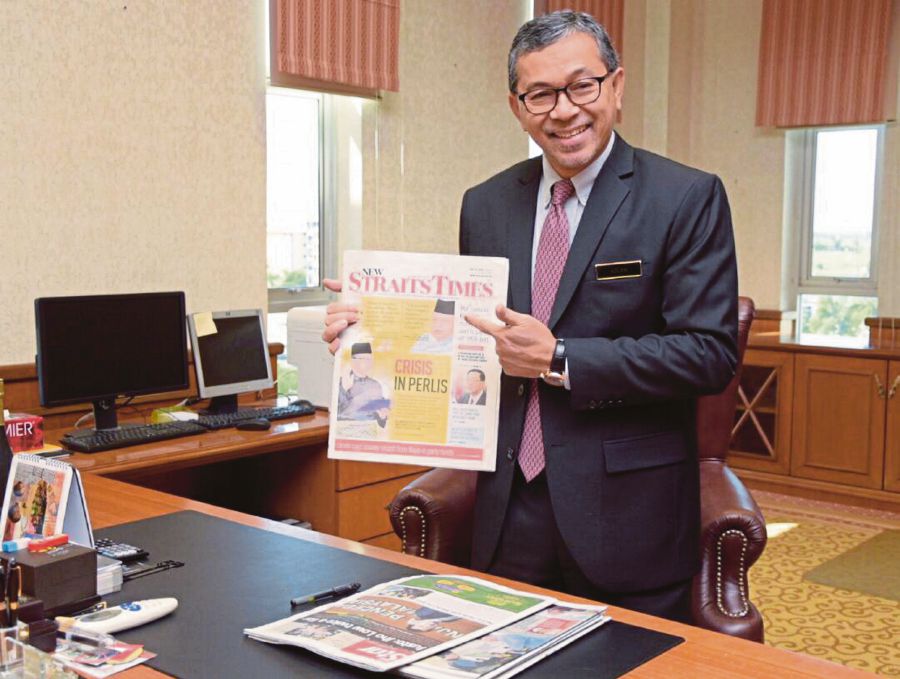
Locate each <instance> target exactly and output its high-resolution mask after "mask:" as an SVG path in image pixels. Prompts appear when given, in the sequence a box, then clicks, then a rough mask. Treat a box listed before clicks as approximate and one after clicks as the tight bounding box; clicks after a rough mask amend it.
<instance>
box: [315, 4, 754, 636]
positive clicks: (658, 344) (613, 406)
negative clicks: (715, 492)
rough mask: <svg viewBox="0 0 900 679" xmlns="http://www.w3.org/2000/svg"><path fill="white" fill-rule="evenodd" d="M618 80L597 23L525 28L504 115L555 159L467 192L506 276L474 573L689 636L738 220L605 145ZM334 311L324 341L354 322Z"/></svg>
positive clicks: (673, 176)
mask: <svg viewBox="0 0 900 679" xmlns="http://www.w3.org/2000/svg"><path fill="white" fill-rule="evenodd" d="M624 86H625V73H624V70H623V69H622V67H621V66H620V65H619V60H618V55H617V54H616V52H615V50H614V49H613V47H612V45H611V43H610V41H609V38H608V36H607V34H606V31H605V30H604V29H603V27H602V26H600V25H599V24H597V23H596V22H595V21H594V20H593V18H592V17H590V16H588V15H586V14H580V13H573V12H569V11H564V12H555V13H553V14H549V15H545V16H542V17H539V18H537V19H534V20H533V21H530V22H528V23H526V24H525V25H524V26H523V27H522V28H521V29H520V30H519V32H518V34H517V35H516V37H515V39H514V41H513V45H512V48H511V50H510V55H509V96H508V100H509V105H510V108H511V109H512V112H513V114H514V115H515V116H516V118H517V119H518V121H519V123H520V125H521V126H522V128H523V129H524V130H525V131H526V132H528V134H530V135H531V137H532V138H533V139H534V140H535V141H536V142H537V143H538V144H539V145H540V146H541V148H542V149H543V151H544V154H543V158H535V159H531V160H528V161H525V162H523V163H519V164H518V165H515V166H513V167H511V168H509V169H508V170H506V171H504V172H501V173H500V174H498V175H496V176H495V177H493V178H491V179H489V180H487V181H486V182H484V183H483V184H481V185H479V186H476V187H474V188H472V189H470V190H469V191H467V192H466V194H465V196H464V198H463V205H462V211H461V216H460V252H461V254H465V255H486V256H495V257H508V258H509V260H510V294H509V304H508V306H501V307H499V308H498V309H497V317H498V318H499V320H500V321H501V323H502V324H503V325H499V326H498V325H497V324H496V323H494V322H492V321H489V320H486V319H478V318H473V317H467V318H466V320H468V321H469V322H470V323H472V324H473V325H474V326H476V327H477V328H479V329H480V330H482V331H484V332H486V333H488V334H490V335H492V336H493V337H494V338H495V340H496V347H497V353H498V356H499V358H500V363H501V365H502V367H503V371H504V376H503V379H502V382H501V394H500V423H499V433H498V458H497V470H496V471H495V472H494V473H482V474H480V475H479V479H478V490H477V499H476V506H475V512H474V515H475V516H476V517H477V519H476V521H475V525H474V527H473V528H474V534H473V547H472V566H473V567H474V568H476V569H478V570H485V571H489V572H491V573H496V574H499V575H503V576H507V577H510V578H514V579H517V580H524V581H527V582H532V583H535V584H540V585H543V586H546V587H550V588H553V589H560V590H564V591H567V592H571V593H574V594H578V595H582V596H586V597H589V598H593V599H597V600H600V601H604V602H606V603H610V604H613V605H619V606H623V607H626V608H631V609H635V610H640V611H644V612H648V613H651V614H655V615H661V616H664V617H668V618H671V619H676V620H682V621H690V588H691V578H692V576H693V575H694V574H695V573H696V571H697V569H698V566H699V544H698V539H699V471H698V463H697V458H696V441H695V429H694V410H695V400H696V397H697V396H698V395H700V394H703V393H715V392H717V391H720V390H721V389H722V388H724V387H725V385H726V384H727V383H728V381H729V380H730V379H731V377H732V375H733V371H734V366H735V362H736V336H737V273H736V264H735V257H734V242H733V236H732V227H731V216H730V212H729V208H728V201H727V198H726V196H725V191H724V188H723V186H722V183H721V182H720V181H719V179H718V178H716V177H715V176H713V175H709V174H706V173H703V172H700V171H698V170H694V169H691V168H688V167H685V166H682V165H678V164H677V163H674V162H672V161H669V160H667V159H665V158H661V157H659V156H656V155H654V154H651V153H648V152H646V151H641V150H638V149H634V148H632V147H631V146H629V145H628V144H627V143H626V142H625V140H624V139H622V138H621V137H618V136H617V135H615V133H614V132H613V124H614V122H615V119H616V116H617V114H618V112H619V110H620V108H621V104H622V97H623V92H624ZM354 318H355V311H354V310H350V309H347V308H346V307H342V306H341V305H335V306H334V307H333V308H332V309H331V313H330V314H329V315H328V318H326V325H327V326H328V327H327V328H326V331H325V333H324V335H323V337H324V339H326V340H327V341H333V340H334V339H335V338H336V336H337V333H338V332H340V330H342V329H343V327H346V324H347V323H349V322H351V321H353V320H354Z"/></svg>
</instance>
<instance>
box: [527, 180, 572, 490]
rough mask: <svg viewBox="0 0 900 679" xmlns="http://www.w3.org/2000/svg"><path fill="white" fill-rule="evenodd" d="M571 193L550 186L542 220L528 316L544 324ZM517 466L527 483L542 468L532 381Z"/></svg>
mask: <svg viewBox="0 0 900 679" xmlns="http://www.w3.org/2000/svg"><path fill="white" fill-rule="evenodd" d="M574 193H575V186H574V185H573V184H572V182H571V181H569V180H568V179H563V180H561V181H558V182H556V183H555V184H554V185H553V187H552V189H551V194H552V197H551V199H550V211H549V212H548V213H547V218H546V219H545V220H544V227H543V228H542V229H541V240H540V241H539V242H538V251H537V258H536V261H535V263H534V278H533V280H532V284H531V315H532V316H534V317H535V318H536V319H537V320H539V321H540V322H541V323H544V324H546V323H547V321H549V320H550V310H551V309H552V308H553V302H554V300H556V291H557V289H558V288H559V279H560V278H562V272H563V267H564V266H565V264H566V257H567V256H568V254H569V220H568V219H567V218H566V210H565V204H566V201H567V200H568V199H569V198H570V197H571V196H572V194H574ZM519 466H520V467H522V473H523V474H524V475H525V480H526V481H531V480H532V479H533V478H534V477H535V476H537V475H538V474H540V473H541V470H542V469H543V468H544V432H543V429H542V427H541V403H540V400H539V399H538V385H537V380H531V390H530V391H529V393H528V406H527V408H526V410H525V427H524V429H523V430H522V443H521V446H520V450H519Z"/></svg>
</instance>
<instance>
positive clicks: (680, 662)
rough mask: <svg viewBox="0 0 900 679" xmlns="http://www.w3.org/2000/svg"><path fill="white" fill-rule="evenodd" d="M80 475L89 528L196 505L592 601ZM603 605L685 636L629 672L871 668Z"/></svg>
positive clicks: (786, 672) (259, 524) (395, 557)
mask: <svg viewBox="0 0 900 679" xmlns="http://www.w3.org/2000/svg"><path fill="white" fill-rule="evenodd" d="M83 479H84V485H85V492H86V493H87V497H88V506H89V511H90V513H91V517H92V519H93V523H94V527H95V528H103V527H106V526H111V525H116V524H120V523H127V522H131V521H137V520H140V519H147V518H152V517H154V516H162V515H164V514H170V513H173V512H178V511H182V510H194V511H198V512H203V513H205V514H209V515H212V516H217V517H220V518H223V519H227V520H229V521H234V522H236V523H240V524H243V525H246V526H253V527H255V528H261V529H263V530H269V531H272V532H275V533H280V534H282V535H289V536H291V537H294V538H299V539H301V540H308V541H310V542H317V543H319V544H323V545H328V546H330V547H336V548H338V549H345V550H347V551H350V552H354V553H356V554H361V555H364V556H370V557H373V558H376V559H382V560H384V561H389V562H392V563H396V564H400V565H404V566H410V567H413V568H419V569H421V570H423V571H429V572H437V573H456V574H463V575H476V576H478V577H483V578H487V579H490V580H493V581H496V582H499V583H501V584H504V585H507V586H510V587H514V588H517V589H524V590H528V591H534V592H539V593H542V594H549V595H551V596H555V597H557V598H559V599H564V600H567V601H576V602H581V603H596V602H592V601H590V600H588V599H579V598H577V597H572V596H568V595H563V594H559V593H557V592H552V591H549V590H543V589H540V588H538V587H533V586H531V585H524V584H522V583H518V582H514V581H511V580H505V579H503V578H497V577H494V576H489V575H485V574H483V573H476V572H474V571H470V570H467V569H464V568H459V567H456V566H450V565H445V564H440V563H438V562H435V561H430V560H428V559H421V558H418V557H414V556H409V555H406V554H401V553H399V552H392V551H389V550H386V549H381V548H379V547H372V546H369V545H362V544H360V543H358V542H353V541H352V540H345V539H343V538H338V537H333V536H330V535H324V534H322V533H316V532H314V531H309V530H305V529H302V528H296V527H293V526H287V525H285V524H281V523H278V522H276V521H270V520H268V519H263V518H260V517H255V516H250V515H247V514H242V513H241V512H236V511H233V510H229V509H223V508H221V507H214V506H212V505H208V504H205V503H202V502H196V501H194V500H188V499H185V498H181V497H177V496H174V495H169V494H166V493H160V492H158V491H154V490H149V489H146V488H140V487H137V486H133V485H131V484H127V483H123V482H121V481H116V480H114V479H110V478H106V477H101V476H97V475H94V474H85V475H84V477H83ZM609 611H610V614H611V615H612V617H613V619H614V620H618V621H621V622H625V623H629V624H632V625H637V626H640V627H646V628H649V629H655V630H658V631H661V632H666V633H668V634H674V635H676V636H680V637H684V639H685V643H683V644H680V645H678V646H676V647H675V648H673V649H672V650H670V651H668V652H666V653H664V654H663V655H661V656H659V657H657V658H654V659H653V660H651V661H650V662H648V663H645V664H643V665H641V666H640V667H638V668H636V669H635V670H633V671H632V672H631V673H629V675H628V676H634V677H650V678H654V679H657V678H658V679H662V678H663V677H665V678H669V677H696V676H698V672H700V671H701V670H702V671H707V670H708V671H709V672H711V673H712V674H710V676H716V677H728V676H734V677H758V678H760V679H768V678H769V677H772V676H778V677H817V678H821V677H868V676H871V675H869V674H867V673H864V672H860V671H858V670H853V669H850V668H847V667H844V666H842V665H837V664H835V663H831V662H827V661H824V660H820V659H818V658H813V657H811V656H806V655H802V654H799V653H793V652H791V651H785V650H781V649H776V648H772V647H770V646H765V645H761V644H756V643H753V642H750V641H745V640H743V639H737V638H734V637H729V636H726V635H724V634H718V633H716V632H710V631H708V630H703V629H700V628H697V627H692V626H689V625H683V624H680V623H676V622H671V621H668V620H663V619H661V618H655V617H652V616H649V615H644V614H642V613H636V612H634V611H629V610H626V609H621V608H615V607H610V609H609ZM273 617H274V616H273ZM151 650H156V649H151ZM126 676H128V677H129V678H133V679H140V678H141V677H164V676H167V675H164V674H161V673H159V672H157V671H155V670H152V669H150V668H146V667H140V668H135V669H134V670H131V671H129V672H128V674H127V675H126Z"/></svg>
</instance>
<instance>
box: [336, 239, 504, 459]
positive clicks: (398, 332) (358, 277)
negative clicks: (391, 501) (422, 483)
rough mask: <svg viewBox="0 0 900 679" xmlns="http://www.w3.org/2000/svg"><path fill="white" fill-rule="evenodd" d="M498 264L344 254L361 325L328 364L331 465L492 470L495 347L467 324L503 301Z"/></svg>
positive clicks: (348, 293)
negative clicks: (354, 463)
mask: <svg viewBox="0 0 900 679" xmlns="http://www.w3.org/2000/svg"><path fill="white" fill-rule="evenodd" d="M508 272H509V262H508V260H506V259H502V258H497V257H462V256H456V255H434V254H417V253H408V252H375V251H361V250H353V251H348V252H346V253H345V254H344V281H343V295H342V300H343V301H345V302H348V303H352V304H354V305H356V306H357V307H358V308H359V309H360V313H361V317H360V319H359V321H358V322H357V323H354V324H352V325H350V326H349V327H348V328H347V330H345V331H344V333H343V334H342V335H341V348H340V350H339V351H338V352H337V354H336V356H335V362H334V378H333V385H334V388H333V389H332V402H331V422H330V427H329V438H328V457H330V458H336V459H343V460H362V461H370V462H398V463H406V464H421V465H426V466H432V467H451V468H455V469H474V470H479V471H493V470H494V465H495V461H496V454H495V451H496V447H497V419H498V413H499V408H500V373H501V370H500V363H499V361H498V360H497V354H496V351H495V349H494V340H493V339H492V338H491V337H489V336H487V335H485V334H484V333H482V332H480V331H478V330H476V329H475V328H474V327H472V326H471V325H469V324H468V323H467V322H466V321H465V319H464V317H465V316H466V315H467V314H473V315H477V316H482V317H490V318H496V315H495V310H496V307H497V305H498V304H505V303H506V290H507V280H508V275H509V274H508Z"/></svg>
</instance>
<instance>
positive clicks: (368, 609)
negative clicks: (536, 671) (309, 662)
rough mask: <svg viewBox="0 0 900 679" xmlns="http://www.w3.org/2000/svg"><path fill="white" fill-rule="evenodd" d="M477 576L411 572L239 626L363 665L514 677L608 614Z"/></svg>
mask: <svg viewBox="0 0 900 679" xmlns="http://www.w3.org/2000/svg"><path fill="white" fill-rule="evenodd" d="M604 611H605V607H603V606H597V607H594V606H577V605H574V604H560V603H558V602H556V601H555V600H554V599H552V598H551V597H545V596H540V595H537V594H529V593H524V592H518V591H516V590H513V589H509V588H507V587H503V586H501V585H497V584H494V583H492V582H488V581H485V580H480V579H478V578H472V577H467V576H458V575H415V576H412V577H408V578H401V579H399V580H392V581H390V582H386V583H383V584H380V585H376V586H375V587H372V588H371V589H368V590H366V591H365V592H360V593H359V594H356V595H354V596H352V597H348V598H346V599H342V600H340V601H337V602H334V603H330V604H326V605H324V606H319V607H317V608H315V609H312V610H310V611H305V612H303V613H298V614H296V615H292V616H290V617H288V618H285V619H283V620H278V621H276V622H273V623H269V624H268V625H262V626H260V627H254V628H252V629H245V630H244V633H245V634H247V635H248V636H249V637H250V638H252V639H256V640H258V641H264V642H267V643H274V644H288V645H292V646H299V647H301V648H306V649H309V650H310V651H313V652H315V653H318V654H320V655H323V656H326V657H329V658H333V659H335V660H339V661H341V662H345V663H348V664H350V665H354V666H356V667H361V668H364V669H367V670H373V671H378V672H384V671H389V670H395V671H398V672H399V673H400V674H403V675H405V676H410V677H423V678H426V679H429V678H435V679H442V678H444V677H447V678H450V677H460V678H472V679H476V678H477V679H496V678H499V677H512V676H513V675H515V674H516V673H518V672H520V671H522V670H524V669H525V668H526V667H528V666H530V665H532V664H534V663H535V662H537V661H538V660H540V659H541V658H543V657H546V656H547V655H549V654H550V653H552V652H554V651H555V650H557V649H558V648H561V647H562V646H564V645H566V644H567V643H571V642H572V641H574V640H575V639H577V638H578V637H579V636H581V635H583V634H586V633H587V632H589V631H591V630H592V629H595V628H596V627H598V626H599V625H601V624H603V623H604V622H606V621H607V620H608V619H609V618H608V617H607V616H605V615H604Z"/></svg>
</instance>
